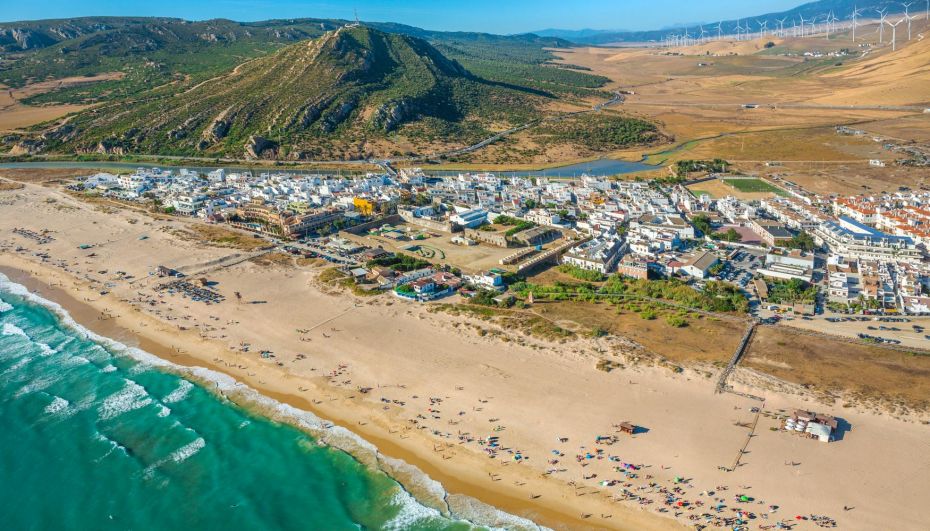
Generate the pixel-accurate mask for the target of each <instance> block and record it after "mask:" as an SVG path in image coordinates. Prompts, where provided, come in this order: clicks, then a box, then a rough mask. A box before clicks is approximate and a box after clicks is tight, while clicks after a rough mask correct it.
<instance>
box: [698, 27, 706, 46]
mask: <svg viewBox="0 0 930 531" xmlns="http://www.w3.org/2000/svg"><path fill="white" fill-rule="evenodd" d="M704 35H707V32H706V31H704V26H701V37H700V38H701V42H706V41H705V40H704Z"/></svg>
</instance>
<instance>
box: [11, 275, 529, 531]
mask: <svg viewBox="0 0 930 531" xmlns="http://www.w3.org/2000/svg"><path fill="white" fill-rule="evenodd" d="M0 298H2V301H3V302H0V333H2V335H0V528H2V529H7V530H17V531H18V530H32V529H35V530H65V529H68V530H72V529H78V530H80V529H93V530H107V529H121V530H122V529H140V530H162V529H164V530H169V529H170V530H176V529H205V530H214V529H215V530H223V531H232V530H238V529H243V530H246V529H248V530H260V529H312V530H317V529H320V530H322V529H325V530H341V529H349V530H354V529H450V530H452V529H455V530H458V529H474V528H484V527H483V525H479V523H480V524H487V525H488V526H491V525H493V526H499V527H507V528H521V529H530V528H535V526H534V525H533V524H532V523H530V522H528V521H525V520H522V519H519V518H516V517H512V516H510V515H504V514H501V513H499V512H496V511H493V510H490V511H488V509H490V508H487V507H486V506H484V509H485V510H484V512H481V513H476V514H478V516H475V515H461V514H456V515H453V514H452V513H449V511H443V512H440V511H438V510H436V509H435V508H429V507H426V506H425V505H423V504H421V503H419V502H417V501H416V500H415V499H414V498H413V497H412V496H411V495H410V494H408V493H407V491H406V490H405V489H404V488H403V487H402V486H401V485H400V484H399V483H397V482H396V481H395V480H394V479H392V478H391V477H390V476H388V475H387V474H386V473H384V472H382V471H381V470H379V469H377V468H373V467H371V466H368V465H366V464H363V463H362V460H360V459H357V458H356V457H353V455H349V454H348V453H346V452H344V451H342V450H338V449H335V448H334V447H333V446H331V445H323V444H320V443H319V442H318V441H319V440H320V438H319V437H317V436H312V435H311V434H310V433H308V432H307V431H305V430H301V429H298V428H296V427H294V426H292V425H291V423H286V422H279V421H275V420H270V419H268V418H264V417H262V416H259V415H257V414H255V413H252V412H251V411H248V410H246V409H243V408H241V407H239V406H237V405H235V404H233V403H232V402H231V401H229V400H227V399H226V398H224V396H223V394H222V393H220V392H218V391H208V390H207V388H206V387H205V385H210V386H211V387H216V388H217V389H226V388H230V387H235V386H238V385H239V384H237V383H235V382H232V381H231V380H228V379H227V380H223V379H222V378H220V377H218V376H217V377H216V379H215V381H213V380H210V379H209V375H207V374H206V373H198V374H196V375H186V376H187V377H185V374H184V373H183V372H179V370H178V369H177V368H172V367H170V366H167V365H165V364H164V362H160V361H159V360H157V359H155V358H147V357H146V355H145V354H144V353H141V352H138V351H135V350H134V349H129V348H126V347H124V346H122V345H120V344H118V343H115V342H112V341H109V340H106V339H105V338H100V337H97V336H95V335H94V334H92V333H90V332H89V331H87V330H85V329H83V328H81V327H79V326H78V325H77V324H75V323H74V322H73V321H72V320H71V319H70V317H68V315H67V314H65V313H64V312H63V310H61V308H60V307H58V306H57V305H55V304H53V303H49V302H48V301H43V300H41V299H38V298H37V297H35V296H33V295H32V294H30V293H28V292H27V291H26V290H25V288H22V286H19V285H16V284H12V283H10V282H9V281H8V280H7V279H6V278H5V277H2V275H0ZM196 382H207V384H201V383H196ZM266 400H267V399H266ZM269 402H270V401H269ZM265 406H267V404H265ZM282 407H283V406H282ZM285 411H286V408H285ZM293 412H294V414H295V418H296V419H297V420H298V421H299V422H297V423H296V425H302V424H301V423H303V424H307V425H308V426H309V425H311V424H313V425H314V426H317V427H320V426H322V427H323V428H329V427H328V426H326V425H325V424H324V423H320V422H319V419H315V417H313V419H315V421H314V420H313V419H309V420H308V418H309V417H302V418H301V417H300V416H299V413H297V412H296V410H293ZM306 415H309V414H306ZM335 430H337V431H334V432H333V433H335V434H338V435H340V436H342V437H343V438H346V439H350V438H351V434H349V432H347V431H346V430H341V429H339V428H335ZM356 444H358V445H359V446H364V442H363V441H357V443H356ZM353 453H354V452H353ZM425 481H429V480H428V479H426V480H425ZM439 499H442V498H441V497H440V498H439ZM479 505H480V504H476V505H475V506H476V507H477V506H479ZM443 513H446V516H443ZM502 522H503V524H502Z"/></svg>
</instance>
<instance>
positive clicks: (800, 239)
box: [785, 231, 817, 251]
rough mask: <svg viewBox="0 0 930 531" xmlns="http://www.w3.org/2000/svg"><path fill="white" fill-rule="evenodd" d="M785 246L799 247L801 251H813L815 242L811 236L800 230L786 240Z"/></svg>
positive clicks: (815, 246)
mask: <svg viewBox="0 0 930 531" xmlns="http://www.w3.org/2000/svg"><path fill="white" fill-rule="evenodd" d="M785 247H788V248H789V249H801V250H802V251H813V250H814V249H816V248H817V243H816V242H815V241H814V238H813V236H811V235H810V234H808V233H806V232H803V231H802V232H799V233H798V234H797V235H795V236H794V237H793V238H791V239H790V240H788V243H786V244H785Z"/></svg>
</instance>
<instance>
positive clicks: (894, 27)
mask: <svg viewBox="0 0 930 531" xmlns="http://www.w3.org/2000/svg"><path fill="white" fill-rule="evenodd" d="M905 20H907V19H906V18H902V19H901V20H899V21H897V22H895V23H894V24H892V23H891V22H887V21H886V22H885V24H888V25H889V26H891V51H892V52H894V51H897V49H898V25H899V24H901V23H902V22H904V21H905Z"/></svg>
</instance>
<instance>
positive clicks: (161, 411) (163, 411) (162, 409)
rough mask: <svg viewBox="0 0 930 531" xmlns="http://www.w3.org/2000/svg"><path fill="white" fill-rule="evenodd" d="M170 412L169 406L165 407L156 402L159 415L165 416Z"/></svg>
mask: <svg viewBox="0 0 930 531" xmlns="http://www.w3.org/2000/svg"><path fill="white" fill-rule="evenodd" d="M170 414H171V408H167V407H165V406H163V405H161V404H158V416H159V417H167V416H168V415H170Z"/></svg>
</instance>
